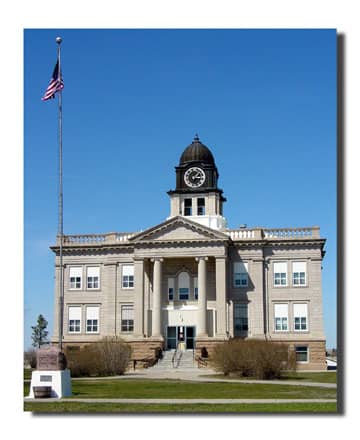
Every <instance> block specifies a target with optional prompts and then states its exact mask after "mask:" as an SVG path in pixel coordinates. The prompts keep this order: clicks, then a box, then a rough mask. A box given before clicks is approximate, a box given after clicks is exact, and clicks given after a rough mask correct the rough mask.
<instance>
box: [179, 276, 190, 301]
mask: <svg viewBox="0 0 360 440" xmlns="http://www.w3.org/2000/svg"><path fill="white" fill-rule="evenodd" d="M178 285H179V299H182V300H187V299H189V292H190V276H189V274H188V273H187V272H181V273H180V274H179V278H178Z"/></svg>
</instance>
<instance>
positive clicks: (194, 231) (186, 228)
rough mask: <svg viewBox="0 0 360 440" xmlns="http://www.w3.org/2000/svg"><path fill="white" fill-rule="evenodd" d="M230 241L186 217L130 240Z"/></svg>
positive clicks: (136, 241)
mask: <svg viewBox="0 0 360 440" xmlns="http://www.w3.org/2000/svg"><path fill="white" fill-rule="evenodd" d="M219 240H221V241H228V240H229V237H228V236H227V235H226V234H224V233H222V232H219V231H215V230H213V229H210V228H208V227H206V226H203V225H200V224H199V223H196V222H194V221H191V220H188V219H186V218H184V217H173V218H171V219H169V220H167V221H165V222H164V223H161V224H159V225H157V226H154V227H152V228H150V229H147V230H146V231H143V232H140V233H139V234H137V235H134V236H133V237H131V238H130V239H129V241H132V242H135V243H138V242H149V241H153V242H176V241H187V242H190V241H219Z"/></svg>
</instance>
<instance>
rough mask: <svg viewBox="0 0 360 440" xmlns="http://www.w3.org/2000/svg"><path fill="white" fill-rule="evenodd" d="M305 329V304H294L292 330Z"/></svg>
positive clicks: (306, 327)
mask: <svg viewBox="0 0 360 440" xmlns="http://www.w3.org/2000/svg"><path fill="white" fill-rule="evenodd" d="M307 329H308V326H307V304H294V330H295V331H306V330H307Z"/></svg>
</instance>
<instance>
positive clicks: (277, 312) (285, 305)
mask: <svg viewBox="0 0 360 440" xmlns="http://www.w3.org/2000/svg"><path fill="white" fill-rule="evenodd" d="M276 309H278V310H276ZM279 309H280V310H279ZM281 309H282V310H281ZM285 309H286V312H285ZM285 318H286V321H285V322H286V328H284V321H283V320H284V319H285ZM277 319H280V327H281V328H280V329H278V328H276V327H277V322H276V320H277ZM274 331H275V332H276V333H284V332H288V331H289V304H288V303H275V304H274Z"/></svg>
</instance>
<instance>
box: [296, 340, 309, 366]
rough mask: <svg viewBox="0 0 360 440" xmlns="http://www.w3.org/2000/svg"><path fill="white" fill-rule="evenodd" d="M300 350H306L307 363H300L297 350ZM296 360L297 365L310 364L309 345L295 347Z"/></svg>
mask: <svg viewBox="0 0 360 440" xmlns="http://www.w3.org/2000/svg"><path fill="white" fill-rule="evenodd" d="M298 348H306V361H298V360H297V359H296V357H297V349H298ZM295 359H296V363H297V364H308V363H309V362H310V348H309V346H308V345H295Z"/></svg>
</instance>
